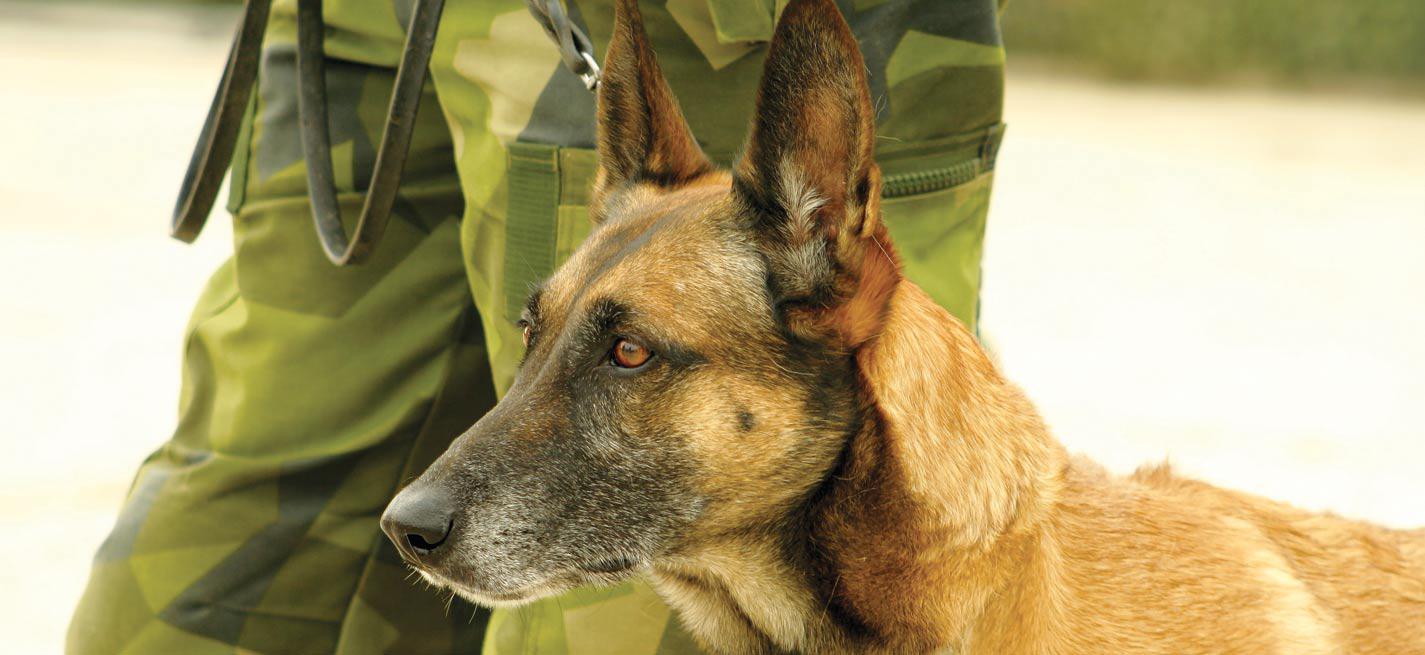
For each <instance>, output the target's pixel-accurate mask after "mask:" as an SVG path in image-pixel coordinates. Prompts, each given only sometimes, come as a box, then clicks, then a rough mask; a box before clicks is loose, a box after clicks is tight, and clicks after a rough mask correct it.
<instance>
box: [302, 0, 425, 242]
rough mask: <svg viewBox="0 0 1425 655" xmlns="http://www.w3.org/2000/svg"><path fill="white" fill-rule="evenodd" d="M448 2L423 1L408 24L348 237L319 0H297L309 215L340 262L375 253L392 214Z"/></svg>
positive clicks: (303, 144) (319, 235)
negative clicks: (337, 175)
mask: <svg viewBox="0 0 1425 655" xmlns="http://www.w3.org/2000/svg"><path fill="white" fill-rule="evenodd" d="M444 8H445V0H419V2H418V3H417V4H416V11H415V13H414V14H412V16H411V23H410V25H409V26H408V29H407V30H406V47H405V52H404V53H403V54H402V55H401V64H400V67H399V68H397V69H396V82H395V85H394V87H393V89H392V91H391V105H390V109H389V110H388V112H387V115H386V127H385V129H384V130H383V131H382V133H381V143H380V145H379V146H378V147H377V149H376V164H375V167H374V170H373V171H372V174H371V186H370V187H369V188H368V189H367V190H366V199H365V201H364V202H363V203H362V206H361V214H360V215H359V216H358V218H357V220H356V228H355V229H354V230H353V231H352V233H351V237H350V238H348V237H347V234H346V229H345V228H344V227H342V223H341V207H340V206H339V205H338V204H337V199H336V185H335V182H334V175H333V173H332V158H331V135H330V134H329V133H328V129H329V125H328V122H327V83H326V59H325V57H326V55H325V52H324V49H323V31H324V29H325V26H324V25H323V23H322V0H297V88H298V95H297V112H298V119H299V121H300V123H301V128H302V129H301V132H302V153H303V156H304V158H305V159H306V163H307V193H308V195H309V196H310V197H311V202H312V220H313V222H314V224H315V225H316V229H317V236H318V238H320V240H321V242H322V250H324V251H326V254H327V258H328V259H330V260H331V261H332V263H333V264H336V265H337V266H346V265H349V264H360V263H361V262H363V261H365V260H366V258H367V257H369V256H370V255H371V251H372V250H373V249H374V248H375V246H376V243H377V242H378V241H379V240H380V239H381V235H382V234H383V233H384V232H385V230H386V224H387V223H388V222H389V221H390V219H391V207H392V206H393V205H394V204H395V202H396V193H397V191H398V190H399V188H400V183H401V173H402V172H403V171H404V170H405V167H406V157H407V155H409V154H410V150H411V135H412V134H413V133H414V132H415V127H416V112H417V110H418V109H420V104H421V91H422V89H423V87H424V86H425V80H426V72H427V68H428V67H429V65H430V57H431V52H432V51H433V50H434V49H435V36H436V32H437V30H438V29H439V27H440V14H441V12H442V10H444Z"/></svg>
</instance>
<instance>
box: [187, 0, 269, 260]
mask: <svg viewBox="0 0 1425 655" xmlns="http://www.w3.org/2000/svg"><path fill="white" fill-rule="evenodd" d="M271 6H272V0H247V3H246V5H245V6H244V8H243V16H242V23H241V24H240V25H238V30H237V36H235V37H234V38H233V45H232V48H231V49H230V50H229V51H228V63H227V66H226V67H225V68H223V77H222V79H221V80H219V82H218V90H217V93H215V94H214V95H213V102H212V104H211V105H209V106H208V117H207V118H206V119H204V121H203V131H202V132H200V133H199V134H198V143H197V145H195V146H194V147H193V156H192V157H191V158H190V159H189V160H188V171H187V172H186V173H184V175H183V186H182V188H181V189H180V190H179V193H178V202H177V203H176V204H175V205H174V207H173V220H172V223H171V224H170V225H169V234H170V235H171V236H172V237H173V238H175V239H178V240H179V241H182V242H184V243H192V242H193V240H194V239H196V238H198V233H200V232H202V231H203V224H204V223H207V222H208V214H209V213H210V212H211V211H212V210H213V201H214V200H216V199H217V197H218V189H220V188H221V187H222V186H223V175H224V174H225V173H227V171H228V166H230V165H231V163H232V159H233V150H234V149H235V148H236V147H237V139H238V133H239V132H240V131H241V129H242V117H243V114H244V113H246V112H247V103H248V100H249V99H250V98H251V97H252V87H253V82H255V81H256V80H257V63H258V60H259V59H260V57H261V55H262V35H263V33H264V32H265V31H266V30H267V15H268V10H269V9H270V8H271Z"/></svg>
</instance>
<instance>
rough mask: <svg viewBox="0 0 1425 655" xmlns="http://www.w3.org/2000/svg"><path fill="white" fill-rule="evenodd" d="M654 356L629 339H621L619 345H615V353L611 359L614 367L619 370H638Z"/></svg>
mask: <svg viewBox="0 0 1425 655" xmlns="http://www.w3.org/2000/svg"><path fill="white" fill-rule="evenodd" d="M652 356H653V353H652V352H649V350H648V349H647V348H644V347H643V346H642V345H640V344H638V343H635V342H633V341H629V340H628V339H619V340H618V343H616V344H614V352H613V354H612V355H611V356H610V357H611V359H612V360H613V362H612V363H613V365H614V366H617V367H619V368H638V367H640V366H643V365H644V364H646V363H647V362H648V358H650V357H652Z"/></svg>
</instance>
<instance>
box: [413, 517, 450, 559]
mask: <svg viewBox="0 0 1425 655" xmlns="http://www.w3.org/2000/svg"><path fill="white" fill-rule="evenodd" d="M452 525H453V522H450V523H446V525H445V529H444V530H441V531H440V532H438V533H437V532H432V531H426V530H419V531H414V532H407V533H406V543H408V544H410V545H411V548H414V549H415V550H416V552H418V553H420V554H422V555H429V554H430V552H431V551H433V550H435V549H436V548H439V547H440V545H441V544H443V543H445V540H446V539H447V538H449V537H450V528H451V527H452Z"/></svg>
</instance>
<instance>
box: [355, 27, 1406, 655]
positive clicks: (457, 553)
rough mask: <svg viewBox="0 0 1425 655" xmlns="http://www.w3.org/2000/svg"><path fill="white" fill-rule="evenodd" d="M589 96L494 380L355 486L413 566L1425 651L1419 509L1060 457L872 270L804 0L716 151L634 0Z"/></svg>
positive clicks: (768, 625) (974, 637) (745, 600)
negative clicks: (547, 232) (364, 489)
mask: <svg viewBox="0 0 1425 655" xmlns="http://www.w3.org/2000/svg"><path fill="white" fill-rule="evenodd" d="M598 106H599V110H598V146H599V171H598V176H597V178H596V182H595V187H594V193H593V201H592V203H591V208H590V213H591V216H592V218H593V220H594V221H595V222H596V224H597V226H596V228H595V230H594V232H593V233H592V235H591V236H590V237H589V239H588V240H587V241H586V242H585V243H584V244H583V245H582V246H581V247H580V248H579V249H578V251H577V252H576V253H575V254H574V255H573V256H572V257H571V259H570V260H569V261H568V262H567V263H566V264H564V265H563V266H562V267H561V268H560V269H559V270H558V271H557V272H555V273H554V274H553V275H552V276H551V277H550V278H549V279H548V280H547V281H545V282H544V283H543V284H542V286H541V287H540V288H539V289H538V290H537V291H536V292H535V293H534V294H533V295H532V296H531V298H530V299H529V303H528V308H527V310H526V311H525V313H524V314H523V318H522V319H521V324H522V325H523V326H524V335H525V343H526V355H525V358H524V361H523V363H522V364H521V367H520V369H519V372H518V374H517V377H516V379H515V381H514V383H513V386H512V387H511V389H510V391H509V393H508V395H507V396H506V397H505V398H504V399H503V400H502V401H501V402H500V403H499V404H498V405H497V406H496V407H495V408H494V409H493V410H492V411H491V412H490V413H489V414H488V415H486V416H485V417H484V418H482V419H481V420H480V421H479V422H478V423H476V424H475V425H474V426H473V427H472V428H470V430H469V431H468V432H467V433H465V434H464V435H462V436H460V437H459V438H458V439H457V440H456V441H455V442H454V443H453V444H452V446H451V447H450V448H449V450H448V451H447V452H445V453H444V454H443V455H442V456H441V457H440V458H439V459H438V460H437V461H436V462H435V463H434V464H433V465H432V466H431V467H430V468H429V470H427V471H426V472H425V473H424V474H423V475H421V476H420V477H419V478H418V479H417V480H416V481H415V482H413V483H412V484H411V485H409V486H408V487H407V488H405V489H404V490H403V491H401V493H400V494H399V495H398V496H397V497H396V498H395V499H394V500H393V501H392V503H391V505H390V506H389V507H388V508H387V510H386V513H385V515H384V516H383V518H382V527H383V529H384V530H385V531H386V533H387V534H388V535H389V536H390V538H391V540H392V541H393V542H395V544H396V546H397V547H398V549H399V550H400V552H401V554H402V556H403V557H404V558H405V559H406V560H407V561H408V562H409V563H410V564H411V565H412V566H413V567H414V568H416V569H417V570H419V571H420V573H421V574H422V575H423V576H424V577H425V579H426V580H428V581H430V582H432V583H434V584H437V585H440V586H443V587H448V588H450V589H452V590H454V592H455V593H458V594H459V595H461V596H462V597H465V598H468V599H470V600H472V601H475V602H478V603H482V604H486V605H518V604H521V603H525V602H528V601H531V600H535V599H538V598H542V597H547V596H551V595H555V594H559V593H561V592H564V591H567V590H570V589H573V588H575V587H579V586H584V585H590V584H596V585H597V584H613V583H617V582H620V581H624V580H626V579H628V578H630V577H632V576H636V575H641V576H644V577H645V579H647V580H648V581H649V582H650V583H651V584H652V586H653V587H654V588H655V589H656V590H657V591H658V592H659V594H660V595H661V596H662V597H663V598H664V599H666V601H667V602H668V603H669V604H670V605H671V606H672V607H673V608H674V609H675V610H676V612H677V613H678V615H679V616H680V618H681V620H682V621H683V623H684V625H685V626H686V627H687V628H688V629H689V631H690V632H691V633H692V634H693V635H694V636H695V637H696V638H697V640H698V641H699V642H700V643H701V644H702V645H703V646H704V647H705V648H707V649H708V650H711V651H714V652H718V653H780V652H807V653H895V654H903V653H932V652H934V653H996V654H1017V653H1051V654H1057V653H1064V654H1068V653H1174V654H1189V653H1254V654H1255V653H1283V654H1285V653H1290V654H1297V655H1313V654H1325V653H1371V654H1390V655H1404V654H1408V653H1425V532H1421V531H1414V532H1406V531H1392V530H1388V529H1384V528H1381V527H1376V526H1372V525H1368V524H1365V523H1360V522H1355V521H1350V520H1346V519H1342V518H1337V517H1334V516H1329V515H1320V514H1312V513H1308V512H1305V511H1301V510H1297V509H1294V508H1292V507H1289V506H1286V505H1283V504H1279V503H1276V502H1273V501H1270V500H1266V499H1262V498H1257V497H1254V496H1250V495H1247V494H1243V493H1238V492H1233V491H1227V490H1223V489H1218V488H1215V487H1212V486H1210V485H1207V484H1204V483H1201V482H1196V481H1193V480H1188V479H1184V478H1181V477H1177V476H1175V475H1173V474H1172V473H1171V471H1170V470H1169V469H1168V467H1166V466H1159V467H1150V468H1145V469H1142V470H1140V471H1138V472H1137V473H1136V474H1134V475H1132V476H1128V477H1126V478H1125V477H1115V476H1113V475H1110V474H1108V473H1106V472H1104V471H1103V470H1102V469H1101V468H1100V467H1098V466H1097V465H1095V464H1093V463H1092V462H1090V461H1087V460H1085V459H1082V458H1072V457H1070V456H1068V455H1067V454H1066V453H1065V450H1064V448H1063V447H1062V446H1060V444H1059V443H1058V442H1056V441H1055V439H1054V438H1053V437H1052V436H1051V435H1050V433H1049V431H1048V430H1047V429H1046V427H1045V425H1044V423H1043V421H1042V420H1041V419H1040V417H1039V415H1038V414H1037V413H1036V411H1035V409H1034V407H1033V406H1032V405H1031V404H1030V402H1029V400H1027V399H1026V397H1025V396H1024V394H1023V393H1021V392H1020V390H1019V389H1017V388H1016V387H1015V386H1013V385H1012V384H1011V383H1009V382H1007V381H1006V380H1005V379H1004V377H1003V376H1002V375H1001V374H1000V373H999V371H997V370H996V367H995V365H994V364H993V363H992V361H991V359H990V358H989V357H988V356H987V355H986V354H985V352H984V351H983V350H982V349H981V347H980V346H979V345H978V343H977V342H976V339H975V338H974V336H973V335H972V334H970V333H969V331H968V330H967V329H966V328H965V327H964V326H963V325H961V324H960V323H958V322H957V321H956V320H955V319H954V318H952V317H951V316H950V315H949V314H948V313H947V312H946V311H945V310H943V309H941V308H940V307H938V306H937V305H936V304H935V303H934V302H932V301H931V300H930V298H929V297H928V296H927V295H926V294H925V293H924V292H923V291H921V290H920V289H919V288H918V287H917V286H916V285H915V284H913V283H911V282H910V281H908V280H906V279H905V278H904V277H903V276H902V275H901V272H900V267H899V265H898V262H897V257H896V250H895V248H894V246H893V244H892V243H891V240H890V238H889V236H888V234H887V230H886V227H885V225H884V224H883V223H882V222H881V221H880V212H879V208H878V204H877V203H878V199H879V197H880V182H881V178H880V173H879V172H878V169H877V167H876V164H875V162H874V161H873V157H872V151H873V148H872V144H873V139H874V124H873V112H872V108H871V102H870V95H869V90H868V87H867V81H866V72H865V66H864V64H863V63H862V59H861V55H860V52H859V50H858V48H857V44H856V41H855V39H854V38H853V36H852V34H851V32H850V29H849V28H848V26H847V24H846V23H845V20H844V19H843V18H842V16H841V14H840V13H839V11H838V10H837V8H836V6H835V4H834V3H833V2H832V0H793V1H792V2H790V3H789V4H788V5H787V7H786V8H785V10H784V12H783V15H782V16H781V18H780V20H779V23H778V25H777V27H776V30H775V35H774V37H773V39H772V41H771V43H770V44H769V48H768V53H767V62H766V67H765V71H764V77H763V81H762V84H761V87H760V91H759V94H758V99H757V109H756V114H755V116H754V118H753V123H752V127H751V133H750V136H749V140H748V142H747V145H746V148H745V150H744V153H743V155H742V156H741V159H740V161H738V162H737V164H736V165H735V167H734V168H733V169H732V170H730V171H729V170H721V169H719V168H717V167H715V166H714V165H713V164H711V163H710V162H709V160H708V159H707V158H706V157H705V156H704V155H703V153H702V152H701V151H700V149H699V147H698V145H697V142H696V141H695V140H694V138H693V136H692V134H691V133H690V131H689V128H688V126H687V124H686V123H685V121H684V119H683V116H682V114H681V112H680V110H679V108H678V104H677V102H676V101H675V99H674V98H673V96H672V94H671V92H670V91H669V88H668V86H667V83H666V81H665V80H664V79H663V77H662V74H661V72H660V71H659V68H658V63H657V61H656V59H655V58H654V55H653V53H652V52H651V50H650V47H649V45H648V42H647V37H646V35H645V34H644V31H643V26H642V19H641V17H640V15H639V11H638V6H637V3H636V2H635V0H622V2H620V4H619V6H618V9H617V17H616V19H615V29H614V33H613V37H612V42H611V45H610V47H609V50H608V55H607V60H606V64H605V73H604V77H603V80H602V82H601V86H600V88H599V98H598Z"/></svg>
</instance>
